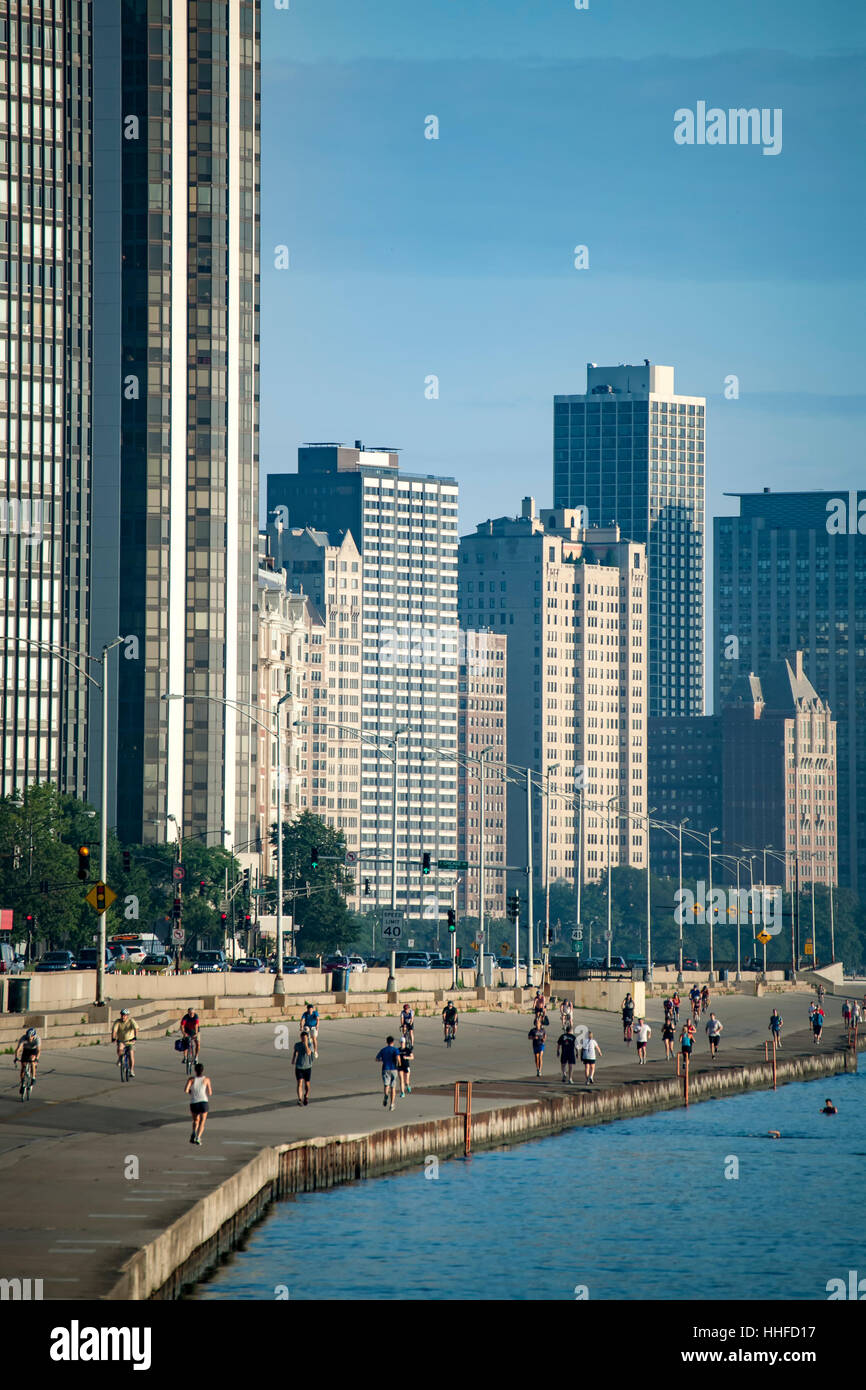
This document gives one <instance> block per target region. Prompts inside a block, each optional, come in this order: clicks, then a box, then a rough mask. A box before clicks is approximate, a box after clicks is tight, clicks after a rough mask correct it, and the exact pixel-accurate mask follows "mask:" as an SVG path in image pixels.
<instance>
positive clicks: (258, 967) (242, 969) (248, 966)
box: [231, 956, 265, 975]
mask: <svg viewBox="0 0 866 1390" xmlns="http://www.w3.org/2000/svg"><path fill="white" fill-rule="evenodd" d="M231 971H232V974H233V975H263V974H264V972H265V967H264V966H263V964H262V962H261V961H260V960H259V958H258V956H242V957H241V959H240V960H236V961H234V962H233V964H232V967H231Z"/></svg>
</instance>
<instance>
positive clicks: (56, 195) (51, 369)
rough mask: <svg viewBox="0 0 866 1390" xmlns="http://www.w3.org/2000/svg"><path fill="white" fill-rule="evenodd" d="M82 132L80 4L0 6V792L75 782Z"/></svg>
mask: <svg viewBox="0 0 866 1390" xmlns="http://www.w3.org/2000/svg"><path fill="white" fill-rule="evenodd" d="M92 130H93V126H92V110H91V30H90V5H89V3H87V2H86V0H66V3H65V4H63V5H62V6H61V5H59V4H50V3H45V4H40V3H36V2H35V0H34V3H29V0H2V3H0V795H8V794H9V793H11V792H13V791H15V790H16V789H17V790H20V789H22V788H23V787H24V786H25V785H26V784H27V783H30V782H37V781H41V782H44V781H52V782H55V783H57V784H58V785H59V786H60V787H61V789H62V790H63V791H65V792H69V793H71V794H73V795H77V796H83V795H84V793H85V788H86V777H87V763H86V729H87V721H86V713H87V682H86V678H85V676H84V675H83V674H82V671H81V669H80V667H81V665H82V663H81V662H79V661H78V660H77V658H73V664H67V663H65V662H64V661H62V660H61V659H60V657H59V656H58V654H57V653H56V651H55V652H53V653H52V652H49V651H47V650H46V649H45V648H46V647H47V646H52V647H55V648H56V647H58V646H60V647H65V648H68V649H72V650H73V651H75V652H80V651H86V650H87V649H88V645H89V640H90V639H89V617H90V613H89V594H90V573H89V559H90V556H89V549H90V537H91V520H92V518H91V506H90V491H89V476H88V469H89V459H90V449H91V414H90V412H91V399H90V369H91V318H90V314H91V276H92V259H91V216H92V196H91V195H92V189H91V180H90V160H91V140H92ZM37 643H41V644H44V645H43V646H42V647H40V646H37V645H36V644H37ZM93 674H96V672H95V671H94V672H93Z"/></svg>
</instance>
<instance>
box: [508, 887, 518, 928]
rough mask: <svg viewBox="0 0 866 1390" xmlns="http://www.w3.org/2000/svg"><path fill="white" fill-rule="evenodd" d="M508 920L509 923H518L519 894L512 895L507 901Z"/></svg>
mask: <svg viewBox="0 0 866 1390" xmlns="http://www.w3.org/2000/svg"><path fill="white" fill-rule="evenodd" d="M508 920H509V922H519V921H520V894H519V893H513V894H512V895H511V897H510V898H509V899H508Z"/></svg>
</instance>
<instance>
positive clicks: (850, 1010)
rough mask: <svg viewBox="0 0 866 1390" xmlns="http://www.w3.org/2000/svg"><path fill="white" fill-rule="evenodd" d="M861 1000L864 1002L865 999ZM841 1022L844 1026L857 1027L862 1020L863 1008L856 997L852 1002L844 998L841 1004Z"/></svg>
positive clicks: (865, 1002) (865, 1001)
mask: <svg viewBox="0 0 866 1390" xmlns="http://www.w3.org/2000/svg"><path fill="white" fill-rule="evenodd" d="M863 1002H864V1004H866V999H864V1001H863ZM842 1022H843V1023H844V1024H845V1027H846V1028H857V1027H859V1025H860V1024H861V1023H862V1022H863V1009H862V1008H861V1006H860V1005H859V1004H858V1003H857V1000H856V999H855V1000H853V1002H852V1000H850V999H846V1000H845V1003H844V1004H843V1005H842Z"/></svg>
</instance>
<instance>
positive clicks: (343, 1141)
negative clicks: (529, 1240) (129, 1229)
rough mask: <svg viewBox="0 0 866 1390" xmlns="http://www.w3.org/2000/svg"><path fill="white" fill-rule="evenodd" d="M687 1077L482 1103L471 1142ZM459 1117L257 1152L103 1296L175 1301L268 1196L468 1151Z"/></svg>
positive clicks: (717, 1076)
mask: <svg viewBox="0 0 866 1390" xmlns="http://www.w3.org/2000/svg"><path fill="white" fill-rule="evenodd" d="M856 1069H857V1057H856V1054H855V1053H853V1052H852V1051H850V1050H843V1049H839V1050H836V1051H829V1050H828V1051H827V1052H824V1053H821V1054H820V1055H819V1054H817V1053H815V1054H814V1055H808V1056H800V1057H790V1058H785V1059H784V1060H782V1059H779V1061H778V1063H777V1077H778V1082H779V1083H780V1084H785V1083H788V1082H793V1081H811V1080H815V1079H817V1078H818V1077H821V1076H832V1075H837V1074H838V1073H840V1072H847V1071H856ZM772 1084H773V1067H772V1063H768V1062H755V1063H749V1064H746V1065H728V1066H725V1067H719V1068H717V1069H715V1070H713V1071H707V1072H702V1073H699V1074H696V1075H694V1076H693V1077H692V1079H691V1081H690V1085H689V1099H690V1101H695V1102H696V1101H702V1100H711V1099H715V1098H718V1097H721V1096H725V1095H731V1094H734V1093H736V1092H743V1091H749V1090H768V1089H770V1088H771V1087H772ZM682 1104H683V1095H682V1081H681V1080H678V1079H677V1078H676V1077H666V1078H665V1079H663V1080H655V1081H647V1082H643V1081H635V1082H632V1083H630V1084H626V1085H621V1086H615V1087H611V1088H610V1089H607V1090H599V1091H597V1092H594V1093H586V1092H580V1093H569V1094H565V1095H561V1096H560V1095H556V1096H549V1097H547V1096H546V1097H542V1098H539V1099H538V1100H531V1101H527V1102H526V1103H524V1104H517V1105H511V1106H506V1107H502V1108H500V1109H495V1110H486V1111H478V1112H477V1113H475V1114H473V1117H472V1148H473V1150H478V1149H485V1148H493V1147H498V1146H500V1145H506V1144H510V1143H515V1142H518V1141H520V1140H522V1139H528V1138H535V1137H541V1136H544V1135H548V1134H554V1133H558V1132H560V1131H562V1130H565V1129H570V1128H572V1127H574V1126H575V1125H582V1124H603V1123H605V1122H607V1121H610V1120H616V1119H622V1118H626V1117H629V1116H634V1115H642V1114H648V1113H650V1112H652V1111H657V1110H666V1109H673V1108H675V1107H676V1108H678V1107H680V1106H682ZM463 1126H464V1121H463V1118H462V1116H447V1117H446V1118H444V1119H438V1120H429V1121H425V1122H422V1123H418V1124H413V1125H407V1126H404V1127H401V1128H399V1129H388V1130H379V1131H376V1132H375V1133H372V1134H366V1135H338V1136H334V1137H331V1138H327V1139H312V1140H302V1141H299V1142H296V1143H292V1144H285V1145H280V1146H279V1147H273V1148H267V1149H263V1150H262V1151H261V1153H259V1154H258V1155H257V1156H256V1157H255V1158H254V1159H252V1160H251V1161H250V1162H249V1163H247V1164H245V1166H244V1167H243V1168H242V1169H240V1170H239V1171H238V1172H237V1173H235V1174H234V1175H233V1176H232V1177H231V1178H229V1179H228V1180H227V1181H226V1182H224V1183H223V1184H221V1186H219V1187H218V1188H216V1189H215V1190H214V1191H213V1192H212V1193H210V1194H209V1195H208V1196H207V1197H205V1198H203V1199H202V1200H201V1201H199V1202H197V1203H196V1204H195V1206H194V1207H192V1208H191V1209H190V1211H188V1212H187V1213H186V1214H185V1215H184V1216H182V1217H181V1218H180V1219H179V1220H178V1221H176V1222H174V1223H173V1225H171V1226H170V1227H169V1228H168V1229H167V1230H166V1231H164V1232H163V1233H162V1234H161V1235H160V1236H158V1237H157V1238H156V1239H155V1240H153V1241H151V1242H150V1243H149V1244H148V1245H146V1246H143V1247H142V1249H141V1250H139V1251H137V1252H136V1253H135V1254H134V1255H133V1256H132V1257H131V1258H130V1259H129V1260H127V1262H126V1263H125V1265H124V1266H123V1268H122V1269H121V1272H120V1277H119V1278H118V1280H117V1282H116V1283H115V1285H114V1287H113V1288H112V1290H111V1292H110V1293H109V1294H108V1295H107V1297H108V1298H110V1299H118V1300H143V1299H148V1298H157V1299H173V1298H177V1297H179V1296H180V1294H181V1293H182V1292H183V1289H184V1288H185V1287H188V1286H189V1285H191V1284H193V1283H195V1282H196V1280H198V1279H200V1278H201V1277H202V1276H203V1275H204V1274H205V1273H206V1272H207V1271H208V1270H209V1269H210V1268H212V1267H213V1265H215V1264H216V1263H217V1262H218V1261H219V1259H220V1258H221V1256H223V1255H225V1254H227V1253H228V1252H229V1251H230V1250H232V1249H233V1248H234V1246H235V1245H236V1244H237V1243H238V1241H239V1239H240V1238H241V1236H242V1235H243V1233H244V1232H245V1231H246V1230H247V1229H248V1228H249V1227H250V1226H251V1225H253V1224H254V1223H255V1222H256V1221H257V1220H258V1219H259V1217H260V1216H261V1215H262V1214H263V1213H264V1211H265V1210H266V1208H267V1207H268V1206H269V1205H270V1203H271V1202H273V1201H275V1200H276V1199H278V1198H280V1197H286V1196H290V1195H291V1194H293V1193H296V1192H316V1191H321V1190H324V1189H326V1188H330V1187H335V1186H337V1185H339V1184H341V1183H346V1182H355V1181H358V1180H359V1179H361V1178H373V1177H378V1176H381V1175H383V1174H385V1173H389V1172H395V1171H397V1170H400V1169H405V1168H409V1167H412V1166H413V1165H416V1164H421V1163H423V1160H424V1159H425V1158H426V1157H427V1156H429V1155H436V1156H437V1157H439V1158H451V1157H455V1156H456V1155H458V1154H462V1152H463Z"/></svg>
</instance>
